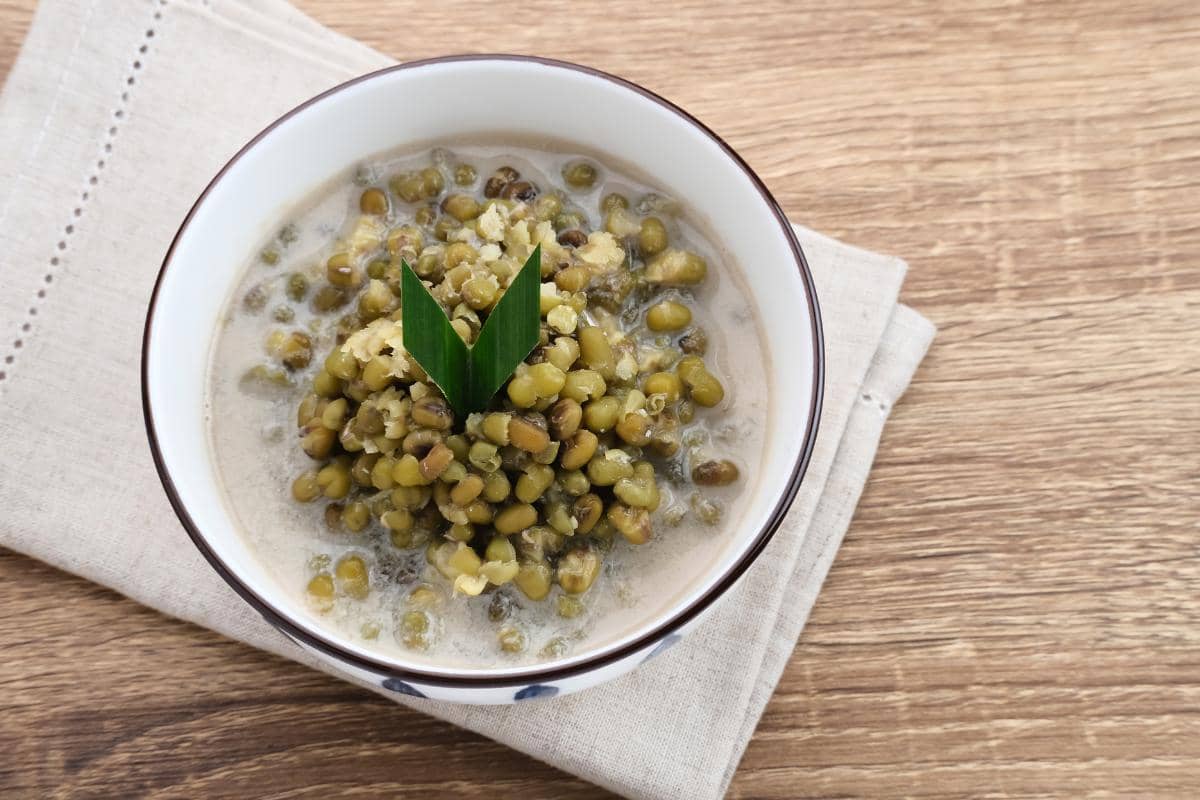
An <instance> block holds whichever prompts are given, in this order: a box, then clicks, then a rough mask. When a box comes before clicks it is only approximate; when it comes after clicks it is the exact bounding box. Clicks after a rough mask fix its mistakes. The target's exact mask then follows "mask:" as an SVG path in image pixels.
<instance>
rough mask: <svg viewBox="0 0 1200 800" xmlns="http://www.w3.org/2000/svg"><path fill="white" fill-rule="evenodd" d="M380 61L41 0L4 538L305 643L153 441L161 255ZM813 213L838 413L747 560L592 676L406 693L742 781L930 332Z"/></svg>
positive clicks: (873, 257)
mask: <svg viewBox="0 0 1200 800" xmlns="http://www.w3.org/2000/svg"><path fill="white" fill-rule="evenodd" d="M114 5H116V6H119V13H116V12H114V8H113V6H114ZM387 63H389V60H388V59H387V58H385V57H384V56H381V55H379V54H378V53H375V52H374V51H372V50H370V49H368V48H366V47H364V46H362V45H360V44H357V43H355V42H352V41H350V40H348V39H345V38H344V37H341V36H338V35H336V34H333V33H332V32H330V31H328V30H326V29H324V28H322V27H320V26H318V25H316V24H315V23H313V22H312V21H311V20H309V19H308V18H307V17H305V16H304V15H302V14H300V13H299V12H298V11H296V10H295V9H293V8H292V7H291V6H289V5H287V4H286V3H284V2H282V0H242V1H241V2H237V1H235V0H211V1H209V2H206V1H205V0H172V2H169V3H164V2H161V0H145V1H144V2H126V3H113V2H112V0H45V1H44V2H43V3H42V5H41V6H40V7H39V9H38V11H37V16H36V18H35V20H34V24H33V26H32V28H31V30H30V32H29V35H28V38H27V41H26V43H25V46H24V48H23V50H22V54H21V57H20V59H19V60H18V62H17V64H16V66H15V67H14V68H13V70H12V73H11V74H10V76H9V78H8V81H7V84H6V86H5V87H4V92H3V95H0V252H2V253H4V254H5V258H6V260H5V261H4V263H3V265H2V266H0V269H3V280H4V284H5V291H4V292H3V294H2V296H0V336H7V337H8V338H7V339H0V359H2V361H0V402H2V403H3V405H4V408H5V413H4V414H3V415H0V441H2V442H3V443H4V449H3V458H2V459H0V503H2V504H3V505H2V507H3V508H4V514H3V518H2V519H0V544H2V545H4V546H6V547H9V548H12V549H14V550H17V551H19V552H22V553H27V554H29V555H31V556H33V557H35V558H39V559H42V560H44V561H46V562H48V563H51V564H54V565H56V566H58V567H60V568H62V569H65V570H68V571H70V572H73V573H76V574H79V575H82V576H84V577H87V578H89V579H91V580H94V581H96V582H98V583H102V584H104V585H106V586H110V587H112V588H114V589H116V590H118V591H120V592H122V593H124V594H125V595H127V596H129V597H131V598H133V599H135V600H137V601H139V602H141V603H145V604H146V605H149V606H152V607H154V608H157V609H159V610H161V611H163V612H164V613H167V614H170V615H173V616H176V617H180V618H183V619H187V620H191V621H193V622H196V623H197V624H200V625H204V626H206V627H208V628H212V629H213V630H216V631H219V632H221V633H223V634H225V635H227V636H231V637H234V638H237V639H240V640H242V641H244V642H247V643H249V644H252V645H254V646H256V647H260V648H263V649H266V650H270V651H272V652H275V653H279V654H282V655H285V656H287V657H289V658H293V659H296V660H297V661H301V662H304V663H307V664H311V663H312V661H311V659H310V658H309V657H308V656H307V655H306V654H304V653H303V652H301V651H299V650H298V649H297V648H296V647H295V646H294V645H292V644H291V643H290V642H289V641H288V640H286V639H285V638H284V637H282V636H281V635H279V634H278V633H276V632H275V631H274V630H273V629H272V628H270V627H269V626H267V625H266V624H265V623H264V622H263V621H262V620H261V619H260V618H259V617H258V615H257V614H255V613H254V612H253V611H252V610H251V609H250V607H249V606H247V605H245V604H244V603H242V602H241V600H240V599H238V598H237V597H236V595H234V594H233V592H232V591H231V590H230V589H228V587H226V585H225V584H224V583H223V582H222V581H221V580H220V579H219V578H218V577H217V576H216V575H215V574H214V573H213V572H212V570H211V569H210V568H209V567H208V565H207V564H206V563H205V562H204V561H203V559H202V558H201V557H200V556H199V554H198V553H197V552H196V550H195V548H194V547H193V546H192V545H191V543H190V541H189V540H188V539H187V537H186V535H185V534H184V532H183V530H182V528H181V527H180V526H179V524H178V523H177V521H176V520H175V517H174V515H173V514H172V512H171V509H170V507H169V506H168V504H167V502H166V499H165V497H164V496H163V495H162V493H161V492H160V490H159V484H158V479H157V477H156V476H155V474H154V469H153V466H152V464H151V460H150V455H149V451H148V449H147V445H146V442H145V434H144V430H143V425H142V418H141V413H140V398H139V378H138V360H139V345H140V337H141V331H142V323H143V319H144V313H145V309H146V303H147V301H148V299H149V295H150V290H151V287H152V285H153V282H154V276H155V274H156V272H157V270H158V267H159V264H160V262H161V260H162V256H163V254H164V252H165V250H166V248H167V245H168V243H169V242H170V239H171V237H172V235H173V233H174V231H175V229H176V228H177V226H178V225H179V223H180V221H181V220H182V218H183V215H184V214H185V213H186V211H187V209H188V207H189V206H190V205H191V203H192V202H193V200H194V199H195V197H196V196H197V194H198V193H199V192H200V190H201V189H202V188H203V187H204V185H205V184H206V183H207V181H208V180H209V178H210V177H211V176H212V175H213V173H215V172H216V170H217V169H218V168H219V167H220V166H221V165H222V164H223V163H224V162H225V160H226V159H227V158H228V157H229V156H230V155H231V154H232V153H233V152H234V151H235V150H236V149H237V148H238V147H239V146H240V145H241V144H242V143H243V142H244V141H246V140H247V139H248V138H249V137H250V136H252V135H253V134H254V133H256V132H257V131H258V130H260V129H261V128H262V127H264V126H265V125H267V124H268V123H269V122H271V121H272V120H273V119H274V118H275V117H276V116H278V115H279V114H280V113H281V112H283V111H285V110H286V109H288V108H290V107H291V106H293V105H295V104H296V103H298V102H300V101H302V100H304V99H305V98H307V97H309V96H311V95H313V94H315V93H317V92H319V91H321V90H323V89H326V88H328V87H330V86H332V85H334V84H336V83H338V82H341V81H342V80H345V79H347V78H349V77H351V76H352V75H355V74H358V73H361V72H364V71H366V70H369V69H374V68H377V67H380V66H384V65H386V64H387ZM797 231H798V233H799V235H800V238H801V242H802V244H803V246H804V248H805V251H806V253H807V255H808V258H809V260H810V262H811V265H812V270H813V273H814V277H815V279H816V283H817V288H818V292H819V298H820V302H821V307H822V311H823V315H824V322H825V337H826V352H827V359H826V360H827V365H828V377H827V384H826V391H825V408H824V415H823V418H822V421H821V432H820V436H819V437H818V441H817V446H816V449H815V452H814V455H813V458H812V463H811V466H810V467H809V471H808V475H807V477H806V479H805V481H804V484H803V486H802V488H801V490H800V493H799V495H798V497H797V498H796V501H795V504H794V505H793V507H792V510H791V512H790V513H789V515H788V517H787V520H786V521H785V523H784V525H783V527H782V529H781V530H780V531H779V533H778V534H777V535H776V536H775V538H774V540H773V541H772V543H771V545H770V546H769V548H768V549H767V551H766V552H765V553H764V555H763V556H762V557H761V558H760V559H759V560H758V562H757V563H756V565H755V566H754V567H753V568H752V570H751V571H750V572H749V573H748V575H747V578H746V579H745V580H742V581H741V582H740V583H739V584H738V585H737V587H736V588H735V589H734V590H733V591H731V592H730V594H729V596H728V598H727V599H726V600H725V601H724V602H723V603H721V604H719V605H718V607H717V608H716V609H715V610H714V611H713V613H711V614H709V615H708V617H707V618H706V619H705V621H704V623H703V625H702V626H701V627H700V628H699V629H698V630H697V631H696V632H695V633H693V634H692V635H691V636H689V637H688V638H687V639H685V640H684V641H683V642H682V643H680V644H679V645H678V646H676V647H675V648H673V649H672V650H671V651H669V652H668V653H666V654H664V655H663V656H661V657H660V658H658V659H656V660H655V661H654V662H652V663H650V664H648V665H646V666H645V667H642V668H640V669H638V670H636V671H635V672H634V673H632V674H631V675H629V676H627V677H624V678H622V679H620V680H617V681H615V682H613V683H611V684H608V685H605V686H602V687H599V688H596V689H593V690H589V691H587V692H584V693H582V694H579V695H574V696H570V697H565V698H558V699H555V700H551V701H546V702H544V703H531V704H523V705H521V706H514V707H504V708H485V707H464V706H453V705H448V704H439V703H433V702H430V701H419V700H412V699H409V698H404V697H394V698H393V699H395V700H396V701H397V702H401V703H405V704H407V705H412V706H413V707H416V708H419V709H420V710H422V711H424V712H426V713H429V714H433V715H435V716H437V717H440V718H442V719H446V720H449V721H451V722H453V723H455V724H458V725H462V726H464V727H467V728H469V729H471V730H474V731H478V732H480V733H482V734H484V735H486V736H490V737H492V738H494V739H496V740H498V741H501V742H503V743H505V744H508V745H510V746H512V747H514V748H516V749H518V750H521V751H523V752H526V753H529V754H530V755H533V756H535V757H537V758H539V759H541V760H543V761H546V762H548V763H550V764H553V765H555V766H557V767H560V768H562V769H565V770H568V771H570V772H573V773H575V774H577V775H580V776H582V777H584V778H586V779H588V780H590V781H593V782H595V783H597V784H599V785H602V786H605V787H607V788H609V789H612V790H613V791H616V792H619V793H622V794H625V795H628V796H630V797H637V798H642V797H645V798H676V797H685V796H686V797H692V798H701V799H702V800H703V799H704V798H714V797H718V796H720V795H722V794H723V793H724V791H725V788H726V787H727V786H728V783H729V780H730V778H731V777H732V775H733V772H734V770H735V769H736V767H737V763H738V761H739V759H740V758H741V755H742V752H743V750H744V748H745V746H746V743H747V741H748V740H749V738H750V736H751V734H752V733H753V730H754V727H755V725H756V724H757V722H758V719H759V717H760V715H761V713H762V710H763V707H764V705H765V704H766V702H767V700H768V699H769V697H770V695H771V693H772V691H773V690H774V687H775V685H776V682H777V681H778V679H779V675H780V673H781V672H782V670H783V668H784V666H785V664H786V663H787V659H788V657H789V655H790V653H791V651H792V649H793V647H794V645H795V643H796V640H797V638H798V637H799V635H800V631H801V629H802V628H803V626H804V622H805V619H806V618H807V616H808V612H809V610H810V609H811V607H812V604H813V602H814V601H815V599H816V595H817V592H818V590H819V589H820V586H821V583H822V581H823V580H824V577H825V574H826V572H827V571H828V569H829V566H830V564H831V563H832V560H833V557H834V554H835V553H836V551H837V548H838V545H839V544H840V543H841V539H842V536H843V534H844V532H845V530H846V527H847V525H848V524H849V520H850V517H851V515H852V513H853V510H854V507H855V504H856V503H857V501H858V497H859V494H860V492H861V490H862V487H863V484H864V483H865V481H866V478H867V473H868V471H869V469H870V466H871V462H872V460H873V458H874V454H875V448H876V445H877V443H878V441H879V436H880V433H881V431H882V428H883V424H884V422H885V420H886V418H887V416H888V414H889V413H890V411H891V407H892V404H893V403H894V402H895V401H896V400H897V399H898V398H899V396H900V395H901V393H902V392H903V391H904V388H905V387H906V386H907V384H908V381H909V379H910V377H911V376H912V373H913V372H914V370H915V369H916V367H917V365H918V363H919V362H920V360H921V358H922V357H923V355H924V353H925V351H926V349H927V347H928V345H929V343H930V341H931V339H932V336H933V327H932V326H931V325H930V324H929V323H928V322H927V321H926V320H925V319H924V318H923V317H921V316H920V315H919V314H917V313H916V312H914V311H912V310H910V309H908V308H906V307H904V306H901V305H898V304H897V302H896V297H897V293H898V291H899V287H900V284H901V281H902V280H903V276H904V270H905V266H904V263H903V262H901V261H899V260H898V259H895V258H891V257H887V256H882V255H877V254H874V253H869V252H865V251H862V250H858V249H856V248H852V247H849V246H847V245H844V244H841V243H839V242H836V241H834V240H832V239H829V238H826V237H824V236H821V235H819V234H816V233H813V232H811V231H808V230H805V229H801V228H797ZM63 452H69V453H72V454H73V457H72V458H70V459H63V458H61V454H62V453H63ZM31 475H32V476H36V479H35V480H30V478H29V476H31ZM64 483H66V484H69V485H71V486H72V487H73V489H72V502H71V503H70V504H63V503H60V502H58V498H57V497H56V492H55V489H54V487H55V486H61V485H63V484H64ZM79 509H87V510H88V513H87V514H86V515H81V514H80V513H79ZM368 688H372V689H373V690H375V691H381V690H379V689H378V687H368ZM647 743H651V745H650V746H647Z"/></svg>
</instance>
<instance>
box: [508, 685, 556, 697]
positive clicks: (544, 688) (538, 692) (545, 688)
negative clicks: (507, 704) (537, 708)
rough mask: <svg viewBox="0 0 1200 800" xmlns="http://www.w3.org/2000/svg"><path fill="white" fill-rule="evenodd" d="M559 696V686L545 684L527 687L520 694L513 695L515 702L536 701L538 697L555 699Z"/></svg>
mask: <svg viewBox="0 0 1200 800" xmlns="http://www.w3.org/2000/svg"><path fill="white" fill-rule="evenodd" d="M556 694H558V687H557V686H550V685H549V684H545V683H535V684H533V685H532V686H526V687H525V688H524V689H521V690H520V691H519V692H517V693H516V694H514V695H513V700H534V699H536V698H538V697H554V695H556Z"/></svg>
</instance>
